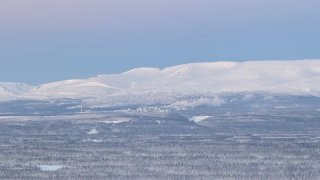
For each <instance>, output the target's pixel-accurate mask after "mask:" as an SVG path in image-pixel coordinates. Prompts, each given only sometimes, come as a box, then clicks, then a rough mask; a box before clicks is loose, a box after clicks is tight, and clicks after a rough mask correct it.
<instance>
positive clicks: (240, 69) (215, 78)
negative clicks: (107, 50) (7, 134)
mask: <svg viewBox="0 0 320 180" xmlns="http://www.w3.org/2000/svg"><path fill="white" fill-rule="evenodd" d="M244 92H245V93H248V92H249V93H250V92H252V93H275V94H290V95H312V96H320V60H299V61H248V62H205V63H192V64H184V65H178V66H173V67H168V68H164V69H158V68H138V69H133V70H130V71H127V72H125V73H121V74H112V75H99V76H96V77H92V78H88V79H75V80H66V81H60V82H53V83H49V84H43V85H40V86H36V87H32V86H29V85H26V84H21V83H0V100H10V99H29V100H30V99H36V100H52V99H63V98H68V99H81V100H83V101H85V102H86V103H88V104H94V105H95V106H99V105H100V106H108V105H110V104H112V105H124V104H141V103H143V104H168V105H173V106H174V105H184V104H190V102H189V103H186V102H185V101H184V100H183V97H185V96H189V97H190V96H197V95H202V96H201V98H199V99H198V100H197V101H192V103H193V105H198V104H220V103H221V102H222V101H221V99H219V98H218V97H217V96H215V95H219V94H225V93H244ZM203 95H204V96H203ZM206 96H208V97H210V98H204V97H206Z"/></svg>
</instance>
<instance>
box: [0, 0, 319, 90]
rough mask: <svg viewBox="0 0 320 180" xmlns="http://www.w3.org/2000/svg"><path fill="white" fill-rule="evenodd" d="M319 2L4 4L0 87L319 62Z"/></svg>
mask: <svg viewBox="0 0 320 180" xmlns="http://www.w3.org/2000/svg"><path fill="white" fill-rule="evenodd" d="M319 5H320V2H319V1H316V0H309V1H307V2H305V1H304V2H300V1H294V0H281V1H279V0H268V1H267V0H262V1H254V0H241V1H236V2H234V1H231V0H227V1H218V0H212V1H209V0H201V1H192V0H184V1H182V0H172V1H170V2H164V1H159V0H155V1H146V0H137V1H134V2H132V1H129V0H122V1H118V0H117V1H116V0H108V1H101V0H92V1H90V2H88V1H85V0H77V1H76V0H70V1H62V0H57V1H49V0H29V1H19V0H10V1H4V2H1V3H0V25H1V30H0V38H1V42H0V63H1V66H0V82H4V81H6V82H24V83H28V84H34V85H36V84H42V83H46V82H52V81H59V80H64V79H72V78H86V77H91V76H95V75H98V74H110V73H120V72H124V71H127V70H129V69H133V68H137V67H159V68H163V67H168V66H172V65H177V64H185V63H191V62H202V61H226V60H227V61H249V60H277V59H279V60H292V59H294V60H298V59H317V58H320V51H318V48H317V47H319V45H320V37H319V36H318V32H319V31H320V25H319V23H317V22H320V13H319V11H318V9H317V8H318V7H319Z"/></svg>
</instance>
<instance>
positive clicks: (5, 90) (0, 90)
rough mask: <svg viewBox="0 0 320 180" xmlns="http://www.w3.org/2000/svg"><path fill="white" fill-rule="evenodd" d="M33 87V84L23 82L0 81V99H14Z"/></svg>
mask: <svg viewBox="0 0 320 180" xmlns="http://www.w3.org/2000/svg"><path fill="white" fill-rule="evenodd" d="M33 88H34V87H33V86H30V85H27V84H24V83H14V82H0V100H12V99H16V98H18V97H21V96H23V95H24V94H25V93H26V92H29V91H31V90H32V89H33Z"/></svg>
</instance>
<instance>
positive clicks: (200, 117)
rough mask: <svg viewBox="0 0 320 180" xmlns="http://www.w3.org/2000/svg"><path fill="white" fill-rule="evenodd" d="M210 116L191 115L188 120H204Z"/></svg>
mask: <svg viewBox="0 0 320 180" xmlns="http://www.w3.org/2000/svg"><path fill="white" fill-rule="evenodd" d="M211 117H212V116H193V117H192V118H191V119H190V120H191V121H193V122H196V123H197V122H201V121H204V120H206V119H208V118H211Z"/></svg>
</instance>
